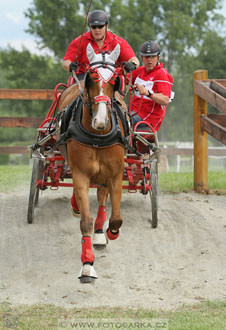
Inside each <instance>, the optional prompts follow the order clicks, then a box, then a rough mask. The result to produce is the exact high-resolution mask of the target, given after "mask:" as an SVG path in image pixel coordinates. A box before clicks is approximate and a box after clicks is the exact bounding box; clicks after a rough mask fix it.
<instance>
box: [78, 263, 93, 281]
mask: <svg viewBox="0 0 226 330" xmlns="http://www.w3.org/2000/svg"><path fill="white" fill-rule="evenodd" d="M78 278H79V279H80V282H81V283H92V282H94V281H95V279H96V278H97V274H96V272H95V269H94V267H93V266H92V265H90V264H84V265H83V266H82V268H81V270H80V273H79V276H78Z"/></svg>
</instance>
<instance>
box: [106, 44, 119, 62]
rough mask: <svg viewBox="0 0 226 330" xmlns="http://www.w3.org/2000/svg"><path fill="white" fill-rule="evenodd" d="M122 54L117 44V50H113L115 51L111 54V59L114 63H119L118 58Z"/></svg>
mask: <svg viewBox="0 0 226 330" xmlns="http://www.w3.org/2000/svg"><path fill="white" fill-rule="evenodd" d="M119 54H120V45H119V44H117V45H116V46H115V48H114V49H113V51H112V52H111V54H110V55H109V57H110V58H111V59H112V61H114V63H115V62H116V61H117V59H118V57H119Z"/></svg>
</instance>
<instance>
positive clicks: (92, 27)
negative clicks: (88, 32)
mask: <svg viewBox="0 0 226 330" xmlns="http://www.w3.org/2000/svg"><path fill="white" fill-rule="evenodd" d="M103 27H104V25H93V26H91V29H93V30H96V29H103Z"/></svg>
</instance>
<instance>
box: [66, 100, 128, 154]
mask: <svg viewBox="0 0 226 330" xmlns="http://www.w3.org/2000/svg"><path fill="white" fill-rule="evenodd" d="M82 106H83V103H82V100H81V99H80V101H79V103H78V104H77V105H76V106H74V107H73V110H72V121H71V122H70V124H69V127H68V134H67V140H70V139H72V140H75V141H77V142H79V143H81V144H84V145H86V146H90V147H93V148H101V147H109V146H112V145H114V144H118V143H120V144H121V145H122V146H123V147H125V145H124V137H123V136H122V133H121V129H120V126H119V122H118V118H117V113H116V111H115V110H113V111H111V124H112V128H111V131H110V132H109V133H107V134H103V135H99V134H94V133H90V132H88V131H87V130H86V129H85V128H84V127H83V126H82V124H81V120H82Z"/></svg>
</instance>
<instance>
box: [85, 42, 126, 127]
mask: <svg viewBox="0 0 226 330" xmlns="http://www.w3.org/2000/svg"><path fill="white" fill-rule="evenodd" d="M86 52H87V57H88V59H89V63H90V64H89V69H88V72H87V75H86V79H85V90H86V93H85V95H86V101H87V102H86V104H85V105H86V107H89V110H90V113H91V115H92V127H93V129H95V130H105V129H106V128H107V126H108V124H109V110H111V107H112V104H111V103H112V98H113V94H114V91H115V89H116V86H117V84H118V80H119V77H118V76H117V74H116V72H115V62H116V61H117V59H118V57H119V54H120V45H119V44H117V45H116V47H115V48H114V50H113V51H112V52H111V53H110V54H108V53H105V52H102V53H100V54H96V53H95V52H94V49H93V47H92V46H91V44H88V46H87V49H86Z"/></svg>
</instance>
